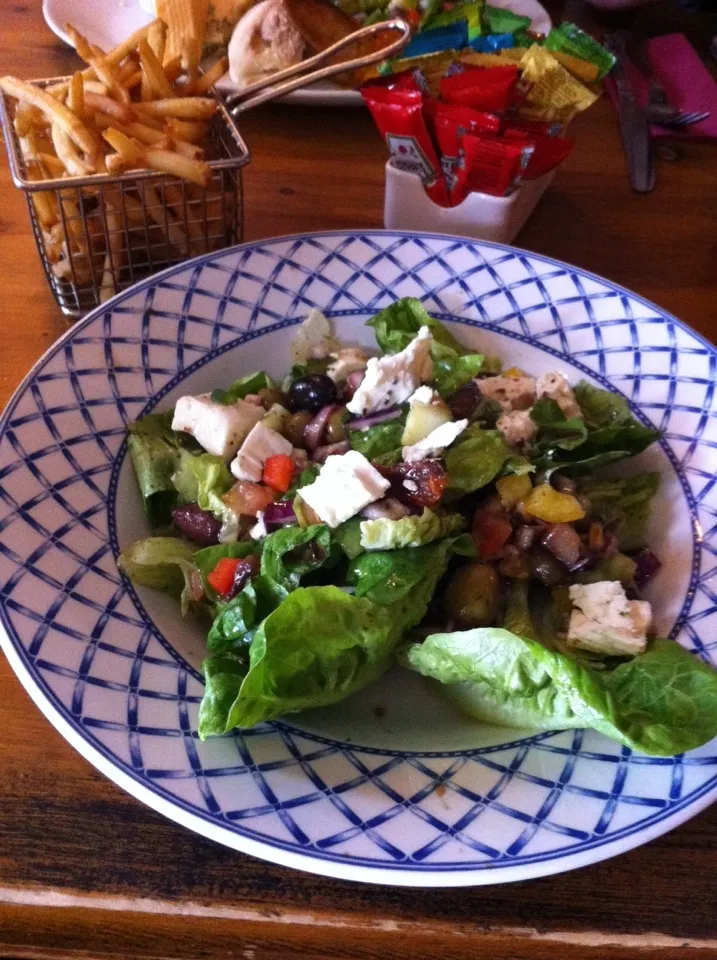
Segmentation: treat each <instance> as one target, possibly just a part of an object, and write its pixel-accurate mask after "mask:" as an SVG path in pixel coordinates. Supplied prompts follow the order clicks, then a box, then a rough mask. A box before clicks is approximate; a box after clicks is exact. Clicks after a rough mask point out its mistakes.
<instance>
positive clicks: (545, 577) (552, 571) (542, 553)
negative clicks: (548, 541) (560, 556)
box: [530, 547, 567, 587]
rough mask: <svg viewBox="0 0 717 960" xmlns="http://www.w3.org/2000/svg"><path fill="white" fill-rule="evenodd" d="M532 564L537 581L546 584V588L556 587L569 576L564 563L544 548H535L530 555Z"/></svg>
mask: <svg viewBox="0 0 717 960" xmlns="http://www.w3.org/2000/svg"><path fill="white" fill-rule="evenodd" d="M530 562H531V565H532V568H533V576H534V577H535V579H536V580H540V582H541V583H544V584H545V586H546V587H554V586H555V585H556V584H558V583H560V582H561V580H564V579H565V577H566V575H567V570H566V569H565V567H564V566H563V565H562V563H560V561H559V560H557V559H556V558H555V557H554V556H553V555H552V553H548V551H547V550H544V549H543V548H542V547H533V550H532V551H531V553H530Z"/></svg>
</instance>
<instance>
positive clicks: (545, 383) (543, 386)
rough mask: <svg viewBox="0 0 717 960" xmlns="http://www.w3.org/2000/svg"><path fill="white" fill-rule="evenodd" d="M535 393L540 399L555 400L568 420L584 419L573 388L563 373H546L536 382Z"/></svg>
mask: <svg viewBox="0 0 717 960" xmlns="http://www.w3.org/2000/svg"><path fill="white" fill-rule="evenodd" d="M535 391H536V393H537V395H538V397H549V398H550V399H551V400H555V402H556V403H557V405H558V406H559V407H560V409H561V410H562V411H563V413H564V414H565V418H566V419H567V420H572V419H573V418H574V417H582V415H583V412H582V410H581V409H580V407H579V406H578V404H577V402H576V400H575V394H574V393H573V388H572V387H571V386H570V384H569V383H568V381H567V380H566V379H565V377H564V376H563V375H562V373H544V374H543V375H542V377H538V379H537V380H536V382H535Z"/></svg>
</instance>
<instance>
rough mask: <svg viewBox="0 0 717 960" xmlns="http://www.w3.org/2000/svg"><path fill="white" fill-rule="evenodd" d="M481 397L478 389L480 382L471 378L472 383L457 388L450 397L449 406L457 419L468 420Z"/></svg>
mask: <svg viewBox="0 0 717 960" xmlns="http://www.w3.org/2000/svg"><path fill="white" fill-rule="evenodd" d="M480 398H481V392H480V390H479V389H478V384H477V383H474V382H473V381H472V380H471V381H470V383H466V384H464V385H463V386H462V387H459V388H458V389H457V390H456V392H455V393H454V394H453V396H452V397H450V398H449V400H448V406H449V407H450V408H451V413H452V414H453V416H454V417H455V419H456V420H464V419H465V420H468V419H470V417H471V416H472V414H473V411H474V410H475V408H476V407H477V406H478V403H479V401H480Z"/></svg>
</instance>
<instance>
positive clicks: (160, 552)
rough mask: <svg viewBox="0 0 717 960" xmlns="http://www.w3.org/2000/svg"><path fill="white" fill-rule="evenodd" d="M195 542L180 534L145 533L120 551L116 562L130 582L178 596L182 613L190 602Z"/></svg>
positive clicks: (194, 568) (194, 569)
mask: <svg viewBox="0 0 717 960" xmlns="http://www.w3.org/2000/svg"><path fill="white" fill-rule="evenodd" d="M195 553H196V544H193V543H189V541H188V540H182V539H180V538H179V537H145V538H144V539H143V540H136V541H135V542H134V543H133V544H132V545H131V546H130V547H128V548H127V549H126V550H123V551H122V553H121V554H120V557H119V560H118V561H117V565H118V566H119V568H120V570H121V571H122V572H123V573H125V574H126V575H127V576H128V577H129V579H130V580H131V581H132V582H133V583H138V584H140V585H141V586H143V587H151V588H152V589H153V590H162V591H164V592H165V593H168V594H170V595H171V596H173V597H175V598H176V599H181V603H182V614H185V613H186V611H187V608H188V606H189V599H190V596H191V593H190V588H191V583H190V581H191V577H192V574H193V573H194V572H195V571H196V567H195V565H194V562H193V557H194V554H195Z"/></svg>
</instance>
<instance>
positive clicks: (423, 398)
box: [408, 385, 440, 406]
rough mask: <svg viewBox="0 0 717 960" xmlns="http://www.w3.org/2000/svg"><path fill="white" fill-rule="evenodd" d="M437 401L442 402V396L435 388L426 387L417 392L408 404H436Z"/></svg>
mask: <svg viewBox="0 0 717 960" xmlns="http://www.w3.org/2000/svg"><path fill="white" fill-rule="evenodd" d="M437 400H440V395H439V394H438V393H437V392H436V391H435V390H434V389H433V387H429V386H427V385H424V386H422V387H419V388H418V390H416V392H415V393H414V394H413V396H412V397H410V398H409V401H408V403H409V405H410V406H413V404H414V403H434V402H435V401H437Z"/></svg>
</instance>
